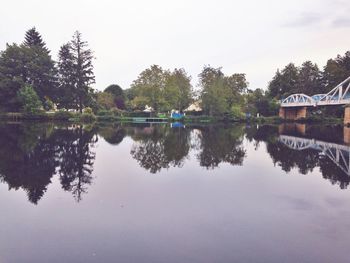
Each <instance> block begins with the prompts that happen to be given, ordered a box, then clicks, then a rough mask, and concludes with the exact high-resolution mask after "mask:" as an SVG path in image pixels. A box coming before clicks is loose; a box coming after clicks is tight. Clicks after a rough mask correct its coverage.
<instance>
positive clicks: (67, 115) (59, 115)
mask: <svg viewBox="0 0 350 263" xmlns="http://www.w3.org/2000/svg"><path fill="white" fill-rule="evenodd" d="M74 116H75V114H74V113H73V112H69V111H65V110H59V111H56V112H55V113H54V115H53V118H54V119H56V120H65V121H68V120H69V119H71V118H74Z"/></svg>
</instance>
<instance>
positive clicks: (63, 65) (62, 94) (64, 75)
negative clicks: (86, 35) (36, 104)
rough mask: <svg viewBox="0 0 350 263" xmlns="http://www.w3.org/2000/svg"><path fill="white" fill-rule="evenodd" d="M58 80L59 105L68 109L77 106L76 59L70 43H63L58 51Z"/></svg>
mask: <svg viewBox="0 0 350 263" xmlns="http://www.w3.org/2000/svg"><path fill="white" fill-rule="evenodd" d="M58 80H59V90H58V97H59V99H58V104H59V105H58V106H59V107H60V108H66V109H70V108H76V106H77V103H76V100H75V98H76V89H75V77H74V60H73V54H72V52H71V46H70V43H67V44H64V45H62V46H61V48H60V50H59V52H58Z"/></svg>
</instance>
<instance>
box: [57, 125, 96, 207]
mask: <svg viewBox="0 0 350 263" xmlns="http://www.w3.org/2000/svg"><path fill="white" fill-rule="evenodd" d="M95 142H97V137H96V136H94V133H93V132H89V131H85V130H83V128H82V127H79V128H77V129H75V130H73V131H70V132H69V133H68V134H66V135H65V136H64V137H63V140H62V144H61V147H60V152H59V159H60V168H59V171H58V172H59V175H60V181H61V184H62V188H63V189H64V190H66V191H70V192H72V194H73V196H74V197H75V199H76V200H77V201H78V202H79V201H80V200H81V198H82V197H81V195H82V194H83V193H86V192H87V185H90V184H91V180H92V176H91V173H92V171H93V164H94V160H95V153H93V152H92V151H91V150H90V148H91V147H93V145H94V143H95Z"/></svg>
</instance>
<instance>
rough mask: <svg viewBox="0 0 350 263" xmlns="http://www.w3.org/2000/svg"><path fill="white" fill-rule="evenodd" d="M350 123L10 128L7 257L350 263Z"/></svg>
mask: <svg viewBox="0 0 350 263" xmlns="http://www.w3.org/2000/svg"><path fill="white" fill-rule="evenodd" d="M349 153H350V128H343V127H342V126H308V125H306V126H305V125H301V124H288V125H280V126H278V125H276V126H261V125H260V126H258V125H238V124H237V125H230V126H225V125H216V126H210V125H190V126H186V127H184V126H183V125H181V124H180V123H175V124H172V125H170V124H119V125H118V124H115V125H99V126H84V127H81V126H76V125H75V126H74V125H68V126H67V125H65V124H53V123H36V124H35V123H34V124H33V123H31V124H30V123H22V124H21V123H7V124H1V125H0V209H1V216H0V225H1V230H0V263H8V262H36V263H37V262H150V263H158V262H159V263H160V262H162V263H164V262H179V263H184V262H201V263H202V262H215V263H218V262H269V263H271V262H276V263H277V262H278V263H280V262H293V263H294V262H349V245H350V189H348V188H349V182H350V169H349V165H350V156H349Z"/></svg>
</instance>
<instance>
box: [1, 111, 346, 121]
mask: <svg viewBox="0 0 350 263" xmlns="http://www.w3.org/2000/svg"><path fill="white" fill-rule="evenodd" d="M135 118H150V117H145V116H138V115H137V114H135V113H128V114H125V115H121V114H120V113H117V114H114V113H104V114H100V115H95V114H93V113H92V112H89V113H87V112H85V113H76V112H68V111H57V112H40V113H36V114H25V113H17V112H16V113H0V119H2V120H10V121H20V120H28V121H66V122H74V123H93V122H96V121H97V122H134V121H135ZM161 120H162V121H164V122H182V123H184V124H189V123H246V122H248V123H260V124H280V123H286V122H287V123H288V122H298V123H320V124H343V119H342V118H334V117H323V116H322V117H320V116H311V117H308V118H302V119H299V120H296V121H294V120H284V119H281V118H280V117H278V116H272V117H259V118H256V117H251V118H248V119H246V118H232V117H227V116H206V115H201V116H185V117H183V118H181V119H172V118H166V117H165V118H164V116H163V118H162V119H161Z"/></svg>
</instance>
